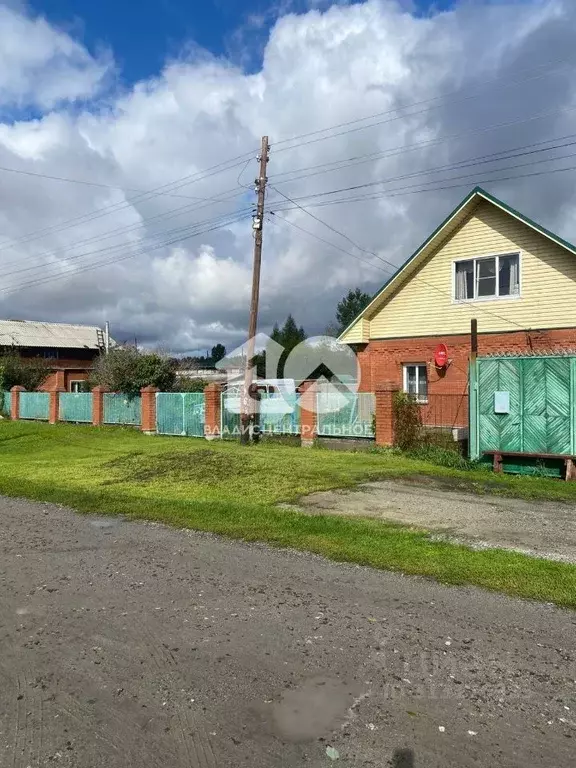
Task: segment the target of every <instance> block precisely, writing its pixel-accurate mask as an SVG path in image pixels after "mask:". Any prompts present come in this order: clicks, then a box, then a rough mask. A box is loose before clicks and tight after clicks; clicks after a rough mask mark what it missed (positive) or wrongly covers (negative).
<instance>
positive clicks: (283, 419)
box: [260, 392, 300, 435]
mask: <svg viewBox="0 0 576 768" xmlns="http://www.w3.org/2000/svg"><path fill="white" fill-rule="evenodd" d="M260 431H261V432H264V433H265V434H272V435H299V434H300V409H299V407H298V395H297V394H296V392H294V393H291V394H289V393H286V394H279V393H278V394H276V393H263V394H262V396H261V398H260Z"/></svg>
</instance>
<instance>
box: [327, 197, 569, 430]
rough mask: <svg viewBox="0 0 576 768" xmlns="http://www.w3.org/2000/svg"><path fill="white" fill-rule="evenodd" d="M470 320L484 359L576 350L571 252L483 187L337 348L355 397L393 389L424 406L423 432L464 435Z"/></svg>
mask: <svg viewBox="0 0 576 768" xmlns="http://www.w3.org/2000/svg"><path fill="white" fill-rule="evenodd" d="M472 318H476V319H477V322H478V353H479V354H480V355H482V354H489V353H494V352H504V353H510V352H516V353H521V352H530V353H534V352H537V351H553V350H566V349H576V247H575V246H573V245H571V244H570V243H568V242H566V241H564V240H562V239H561V238H560V237H558V236H557V235H555V234H553V233H552V232H549V231H548V230H546V229H544V228H543V227H541V226H539V225H538V224H536V223H535V222H534V221H531V220H530V219H528V218H527V217H525V216H523V215H522V214H521V213H519V212H518V211H515V210H514V209H512V208H510V206H508V205H506V204H505V203H503V202H502V201H501V200H498V199H497V198H495V197H493V196H492V195H490V194H488V193H487V192H485V191H484V190H483V189H481V188H479V187H477V188H475V189H474V190H472V192H471V193H470V194H469V195H468V196H467V197H466V198H465V199H464V200H463V201H462V202H461V203H460V204H459V205H458V206H457V207H456V208H455V210H454V211H452V213H450V215H449V216H448V217H447V218H446V219H445V220H444V221H443V222H442V224H440V226H439V227H438V228H437V229H436V230H435V231H434V232H433V233H432V234H431V235H430V237H429V238H428V239H427V240H426V241H425V242H424V243H423V244H422V245H421V246H420V247H419V248H418V249H417V250H416V251H415V253H413V254H412V255H411V256H410V257H409V258H408V259H407V261H406V262H405V263H404V264H403V265H402V266H401V267H400V268H399V269H398V270H397V272H396V273H395V274H394V275H393V276H392V277H391V278H390V280H388V282H387V283H386V284H385V285H384V286H383V287H382V288H381V290H380V291H379V292H378V293H377V294H376V295H375V296H374V298H373V299H372V301H371V302H370V304H369V305H368V306H367V307H366V309H365V310H364V311H363V312H362V313H361V314H360V315H359V316H358V317H357V318H356V319H355V320H354V322H353V323H351V325H350V326H349V327H348V328H346V330H345V331H344V332H343V333H342V334H341V336H340V340H341V341H343V342H346V343H347V344H350V345H351V346H352V347H353V348H354V349H355V350H356V351H357V353H358V358H359V361H360V369H361V384H360V390H361V391H365V392H373V391H375V389H376V388H377V386H378V385H380V384H382V383H384V382H391V383H393V384H395V385H396V386H397V387H398V388H400V389H403V390H404V391H406V392H410V393H412V394H413V395H415V396H416V398H417V399H418V400H419V401H420V402H421V403H422V410H423V421H424V423H425V424H431V425H434V426H450V427H465V426H466V425H467V419H468V403H467V387H468V361H469V355H470V327H471V319H472ZM439 344H445V345H446V347H447V352H448V361H447V365H446V366H441V367H438V366H437V365H436V362H435V351H436V349H437V347H438V345H439Z"/></svg>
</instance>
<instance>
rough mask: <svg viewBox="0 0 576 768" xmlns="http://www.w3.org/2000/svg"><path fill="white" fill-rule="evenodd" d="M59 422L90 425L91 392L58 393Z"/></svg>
mask: <svg viewBox="0 0 576 768" xmlns="http://www.w3.org/2000/svg"><path fill="white" fill-rule="evenodd" d="M59 408H60V421H75V422H85V423H88V424H91V423H92V393H91V392H60V403H59Z"/></svg>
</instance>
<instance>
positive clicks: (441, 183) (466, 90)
mask: <svg viewBox="0 0 576 768" xmlns="http://www.w3.org/2000/svg"><path fill="white" fill-rule="evenodd" d="M575 23H576V8H575V7H574V5H573V3H571V2H569V1H568V0H564V1H561V0H532V2H525V3H522V4H519V3H518V2H515V1H514V0H509V2H506V1H505V0H503V2H500V3H498V4H493V3H491V2H487V1H486V2H483V1H482V0H478V2H476V3H473V4H470V3H464V4H462V6H461V7H460V6H457V7H456V8H455V9H453V10H451V11H446V12H441V13H435V14H432V15H429V16H427V17H425V16H421V15H417V14H416V13H415V12H413V11H412V12H411V11H410V10H409V7H408V5H407V4H406V3H404V2H400V0H367V1H366V2H364V3H360V4H352V5H348V4H346V3H342V2H338V3H335V4H334V5H332V6H327V4H324V5H323V6H322V10H318V9H311V10H309V11H308V12H306V13H289V12H286V13H284V14H283V15H280V17H279V18H278V20H277V21H276V23H275V24H274V26H273V27H272V28H271V29H270V32H269V35H268V39H267V42H266V45H265V47H264V51H263V56H262V62H261V66H260V67H259V68H257V71H255V72H254V71H250V72H246V71H244V70H243V69H242V67H241V66H240V65H235V64H234V63H233V62H232V61H228V60H225V59H223V58H215V57H213V56H212V55H210V54H209V53H208V52H205V51H200V50H198V48H195V47H194V46H189V47H187V49H186V50H187V53H186V54H183V55H182V56H181V57H180V58H179V59H177V60H171V61H168V62H167V63H166V65H165V67H164V69H163V70H162V71H161V72H158V74H157V75H156V76H155V77H154V78H151V79H150V80H147V81H144V82H140V83H137V84H135V85H133V86H131V87H130V88H126V87H124V88H122V89H121V88H120V87H119V86H117V85H115V81H114V71H115V65H114V62H113V60H112V58H111V55H109V54H106V55H100V54H95V53H93V52H89V51H88V50H87V49H86V48H85V47H84V46H83V45H82V44H81V43H79V42H78V41H77V40H74V39H73V38H72V37H71V36H70V35H69V34H67V33H65V32H63V31H61V30H58V29H56V28H54V27H53V26H51V25H50V24H49V23H48V22H47V21H46V20H44V19H42V18H39V17H32V16H30V15H29V14H27V13H26V11H25V10H22V9H20V10H18V9H17V8H16V7H14V6H12V7H11V8H9V7H8V6H6V5H5V6H2V5H0V168H1V169H3V170H0V182H1V183H0V275H2V276H3V279H2V281H1V283H0V302H1V305H2V306H1V307H0V313H1V315H2V316H4V317H29V318H34V319H53V320H58V319H60V320H63V321H71V320H75V321H80V322H81V321H90V322H103V321H104V320H105V319H109V320H110V321H111V323H112V326H113V329H114V331H115V335H116V336H117V337H119V338H129V337H130V338H133V337H134V336H136V337H137V338H138V339H139V340H140V341H142V342H144V343H147V344H150V345H159V346H161V347H163V348H164V349H170V350H172V351H174V352H186V351H191V350H196V349H205V348H206V347H208V346H210V345H211V344H213V343H216V342H217V341H223V342H224V343H228V344H229V346H234V345H235V344H236V343H239V342H240V341H241V340H242V337H243V334H244V332H245V327H246V324H247V314H248V307H247V302H248V297H249V294H250V279H251V259H252V230H251V220H250V209H251V205H252V204H253V202H254V194H253V191H251V189H250V187H251V185H252V184H253V180H254V177H255V176H256V174H257V163H256V159H255V158H256V154H257V152H258V148H259V143H260V137H261V136H262V134H268V135H269V136H270V138H271V142H272V150H271V156H270V165H269V169H268V175H269V179H270V186H269V190H268V209H269V211H270V214H269V216H268V218H267V221H266V223H265V234H264V242H265V247H264V260H263V267H262V290H261V328H262V330H268V329H269V328H270V326H271V325H272V324H273V323H274V322H275V321H280V322H281V321H282V320H283V319H284V318H285V316H286V315H287V314H288V313H289V312H292V313H293V314H294V315H295V317H296V319H297V321H298V323H299V324H303V325H304V326H305V328H306V329H307V330H308V331H309V332H311V333H315V332H321V331H322V330H323V328H324V327H325V326H326V325H327V323H328V322H329V321H330V320H331V319H332V317H333V315H334V309H335V304H336V302H337V301H338V299H339V298H340V297H341V296H342V295H343V294H344V293H345V292H347V290H348V289H349V288H352V287H355V286H356V285H360V286H362V287H363V288H364V289H366V290H373V289H375V288H377V287H378V286H379V285H380V284H381V283H383V282H384V281H385V280H386V279H387V278H388V277H389V276H390V270H391V267H390V265H389V264H386V263H384V262H383V261H382V260H379V259H378V258H376V257H374V256H373V255H372V253H371V252H374V253H376V254H378V255H379V256H380V257H381V259H384V260H385V261H387V262H391V263H392V264H399V263H400V262H401V261H403V260H404V259H405V258H406V257H407V256H408V255H409V254H410V252H411V251H412V250H413V249H414V247H416V246H417V245H418V243H419V242H420V241H421V240H422V239H424V237H426V236H427V234H428V233H429V231H431V229H433V228H434V227H435V226H436V224H437V223H438V222H439V221H440V220H441V219H442V218H443V217H444V216H445V215H446V214H447V213H448V211H449V210H450V209H451V207H453V206H454V205H455V204H456V203H457V202H458V201H459V199H460V198H462V197H463V196H464V195H465V194H466V193H467V191H468V190H469V189H470V188H471V187H473V186H474V185H475V183H476V182H486V186H487V187H488V188H489V189H490V190H491V191H492V192H494V193H495V194H497V195H499V196H502V197H504V198H505V199H506V200H508V201H509V202H510V203H511V204H513V205H515V206H517V207H519V208H521V209H522V210H523V211H525V212H526V214H528V215H530V216H532V217H533V218H535V219H536V220H538V221H541V222H542V223H543V224H544V225H546V226H548V227H550V228H552V229H556V230H558V231H559V233H560V234H562V235H564V236H565V237H568V238H570V237H572V238H576V223H575V219H574V215H573V214H574V206H575V203H576V199H575V193H574V182H573V179H574V174H570V173H557V174H548V175H543V176H538V177H531V178H526V179H511V180H508V181H506V180H503V181H500V182H490V179H497V178H504V177H507V176H510V175H519V174H522V173H529V172H531V171H534V170H548V169H553V168H559V167H562V166H563V165H565V166H568V165H576V163H574V162H573V161H570V160H569V159H568V157H567V158H566V159H560V160H557V161H555V162H551V163H550V162H548V163H541V164H540V165H534V164H532V165H528V164H529V163H534V162H535V161H537V160H538V161H539V160H541V159H543V158H544V157H554V155H555V154H556V155H558V154H560V155H562V157H563V156H564V155H566V156H569V154H570V148H569V147H566V148H564V149H562V150H556V151H555V153H554V152H552V153H549V154H548V155H546V154H545V153H542V154H535V155H533V156H523V157H520V158H519V159H515V160H508V161H499V162H498V163H495V162H492V163H487V162H484V163H480V162H478V163H477V165H475V166H464V167H463V168H460V169H454V170H450V171H444V172H438V171H437V172H432V171H431V170H430V169H434V168H438V167H439V166H445V165H448V164H453V163H458V162H461V161H467V160H469V159H470V158H476V157H480V156H486V155H490V154H492V153H495V152H499V151H501V150H508V149H513V148H515V147H522V146H525V145H528V144H534V143H537V142H541V141H544V140H548V139H554V138H558V137H562V136H569V135H571V134H576V100H575V90H574V85H573V77H572V71H573V68H574V65H575V64H576V54H575V53H574V52H573V44H572V30H573V29H574V25H575ZM24 40H26V41H27V43H28V44H27V45H23V44H22V42H23V41H24ZM30 41H33V43H34V44H30ZM190 51H192V53H190ZM248 54H249V51H248V52H247V56H246V58H247V59H248V58H249V55H248ZM242 58H243V57H242V56H239V57H237V58H236V59H235V60H236V61H241V60H242ZM410 105H413V106H410ZM375 114H380V115H381V116H380V117H379V118H375V119H374V120H371V121H365V122H360V123H358V122H354V121H357V120H358V119H359V118H363V117H365V116H369V115H375ZM340 124H342V127H341V128H339V129H337V130H335V131H333V132H332V133H333V134H340V135H331V136H330V137H329V138H327V134H325V133H316V132H318V131H321V129H324V128H325V127H327V126H331V125H340ZM305 134H310V135H305ZM293 136H302V138H301V139H299V140H297V141H286V139H289V138H290V137H293ZM565 142H566V140H565ZM566 143H567V142H566ZM366 155H368V156H370V157H368V158H366V157H365V156H366ZM237 156H243V159H242V161H240V160H238V162H234V163H229V164H228V166H230V167H228V166H227V165H226V163H227V161H228V160H229V159H230V158H235V157H237ZM521 163H525V164H527V165H526V167H524V168H518V169H516V170H515V171H510V172H499V171H498V168H505V167H508V166H512V165H519V164H521ZM231 166H233V167H231ZM316 166H321V167H320V168H317V167H316ZM212 167H215V168H214V170H213V171H211V172H209V173H208V174H206V173H203V169H207V168H212ZM9 169H11V170H9ZM11 171H19V173H14V172H11ZM27 173H29V174H41V175H42V176H43V177H61V178H67V179H75V180H78V181H85V182H86V183H85V184H75V183H70V182H67V181H58V180H55V179H54V178H42V177H40V176H37V175H26V174H27ZM467 174H468V175H467ZM407 176H408V178H406V177H407ZM398 177H402V178H398ZM455 177H464V178H461V179H458V178H456V179H455ZM385 179H396V180H395V181H390V182H389V183H388V184H381V185H377V184H374V186H372V187H367V188H363V189H359V190H357V191H354V190H351V191H349V192H347V193H342V194H341V195H340V197H343V198H345V197H348V198H354V197H356V198H357V197H359V196H362V195H366V194H367V193H369V192H372V193H374V192H385V191H387V192H388V195H387V196H380V197H376V198H373V199H363V200H357V201H355V202H351V201H348V202H346V203H345V204H341V205H331V206H326V207H312V206H313V205H316V204H318V203H320V202H323V201H326V200H328V199H329V198H327V197H325V196H324V197H323V196H322V195H323V193H325V192H327V191H330V190H334V189H344V188H348V187H360V186H361V185H364V184H370V183H375V182H378V181H380V180H385ZM454 179H455V180H454ZM177 180H180V181H178V182H177V183H175V184H172V182H176V181H177ZM428 182H433V183H431V184H428V186H429V187H431V188H432V189H435V190H436V191H428V192H418V193H416V191H417V190H421V189H426V184H427V183H428ZM443 187H446V188H445V189H444V188H443ZM147 190H158V192H163V193H164V194H157V193H149V194H146V191H147ZM314 195H320V196H319V197H313V196H314ZM286 197H288V198H292V199H296V198H303V200H302V205H304V206H305V207H307V206H310V208H309V212H310V213H313V214H314V216H317V217H319V218H320V219H322V220H323V221H324V222H325V223H326V224H327V225H328V227H327V226H325V225H324V224H322V223H320V222H319V221H318V220H316V219H314V218H312V217H311V216H310V215H309V214H308V213H306V212H304V211H302V210H301V209H299V208H297V207H294V206H292V205H291V204H290V203H289V202H288V201H287V199H286ZM337 197H338V196H337ZM304 198H305V199H304ZM288 207H292V208H293V210H290V211H285V212H282V209H284V208H288ZM241 216H243V218H241ZM283 218H284V219H286V220H287V221H288V222H289V223H287V222H286V221H283V220H282V219H283ZM329 227H333V228H335V229H337V230H338V231H340V232H342V233H344V234H345V235H346V236H347V238H349V239H346V238H345V237H342V236H341V235H339V234H337V233H336V232H334V231H333V230H331V229H329ZM303 230H308V232H309V233H311V234H307V233H305V232H304V231H303ZM313 236H316V237H318V238H321V239H322V240H324V241H327V242H322V241H320V240H318V239H315V238H314V237H313ZM356 244H357V245H358V246H360V248H358V247H356ZM129 257H131V258H129ZM96 267H97V268H96Z"/></svg>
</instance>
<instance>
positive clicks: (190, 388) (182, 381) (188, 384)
mask: <svg viewBox="0 0 576 768" xmlns="http://www.w3.org/2000/svg"><path fill="white" fill-rule="evenodd" d="M208 384H210V382H209V381H208V380H207V379H192V378H189V377H188V376H181V377H180V378H179V379H178V380H177V381H176V383H175V384H174V391H175V392H204V390H205V389H206V387H207V386H208Z"/></svg>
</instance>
